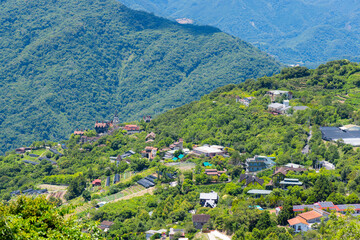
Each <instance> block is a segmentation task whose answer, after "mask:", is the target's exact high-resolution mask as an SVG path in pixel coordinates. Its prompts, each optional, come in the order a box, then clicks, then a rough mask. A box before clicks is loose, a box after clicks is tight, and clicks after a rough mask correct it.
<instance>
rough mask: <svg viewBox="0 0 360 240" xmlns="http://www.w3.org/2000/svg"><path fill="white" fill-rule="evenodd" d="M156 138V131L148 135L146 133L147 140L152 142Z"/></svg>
mask: <svg viewBox="0 0 360 240" xmlns="http://www.w3.org/2000/svg"><path fill="white" fill-rule="evenodd" d="M155 138H156V134H155V133H154V132H151V133H149V134H148V135H146V137H145V141H146V142H152V141H154V140H155Z"/></svg>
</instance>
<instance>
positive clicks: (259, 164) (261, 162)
mask: <svg viewBox="0 0 360 240" xmlns="http://www.w3.org/2000/svg"><path fill="white" fill-rule="evenodd" d="M271 159H272V158H271V157H266V156H258V155H255V156H254V157H253V158H248V159H246V171H247V172H257V171H260V170H264V169H267V168H270V167H272V166H275V162H274V161H273V160H271Z"/></svg>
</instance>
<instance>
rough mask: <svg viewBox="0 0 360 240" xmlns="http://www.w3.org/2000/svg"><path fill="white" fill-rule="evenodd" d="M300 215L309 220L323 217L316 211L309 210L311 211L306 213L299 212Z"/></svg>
mask: <svg viewBox="0 0 360 240" xmlns="http://www.w3.org/2000/svg"><path fill="white" fill-rule="evenodd" d="M299 217H302V218H303V219H305V220H306V221H308V220H312V219H315V218H320V217H322V215H321V214H320V213H318V212H316V211H309V212H304V213H301V214H299Z"/></svg>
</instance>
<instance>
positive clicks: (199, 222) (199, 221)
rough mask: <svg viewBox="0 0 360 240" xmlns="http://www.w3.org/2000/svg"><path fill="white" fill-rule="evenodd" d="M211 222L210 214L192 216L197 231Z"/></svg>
mask: <svg viewBox="0 0 360 240" xmlns="http://www.w3.org/2000/svg"><path fill="white" fill-rule="evenodd" d="M209 220H210V215H208V214H194V215H192V221H193V224H194V227H195V228H196V229H202V228H203V226H204V225H205V224H206V223H208V222H209Z"/></svg>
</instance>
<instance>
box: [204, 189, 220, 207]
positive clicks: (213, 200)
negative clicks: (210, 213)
mask: <svg viewBox="0 0 360 240" xmlns="http://www.w3.org/2000/svg"><path fill="white" fill-rule="evenodd" d="M218 201H219V196H218V194H217V193H216V192H214V191H211V192H209V193H200V205H201V206H203V207H210V208H214V207H216V204H217V203H218Z"/></svg>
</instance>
